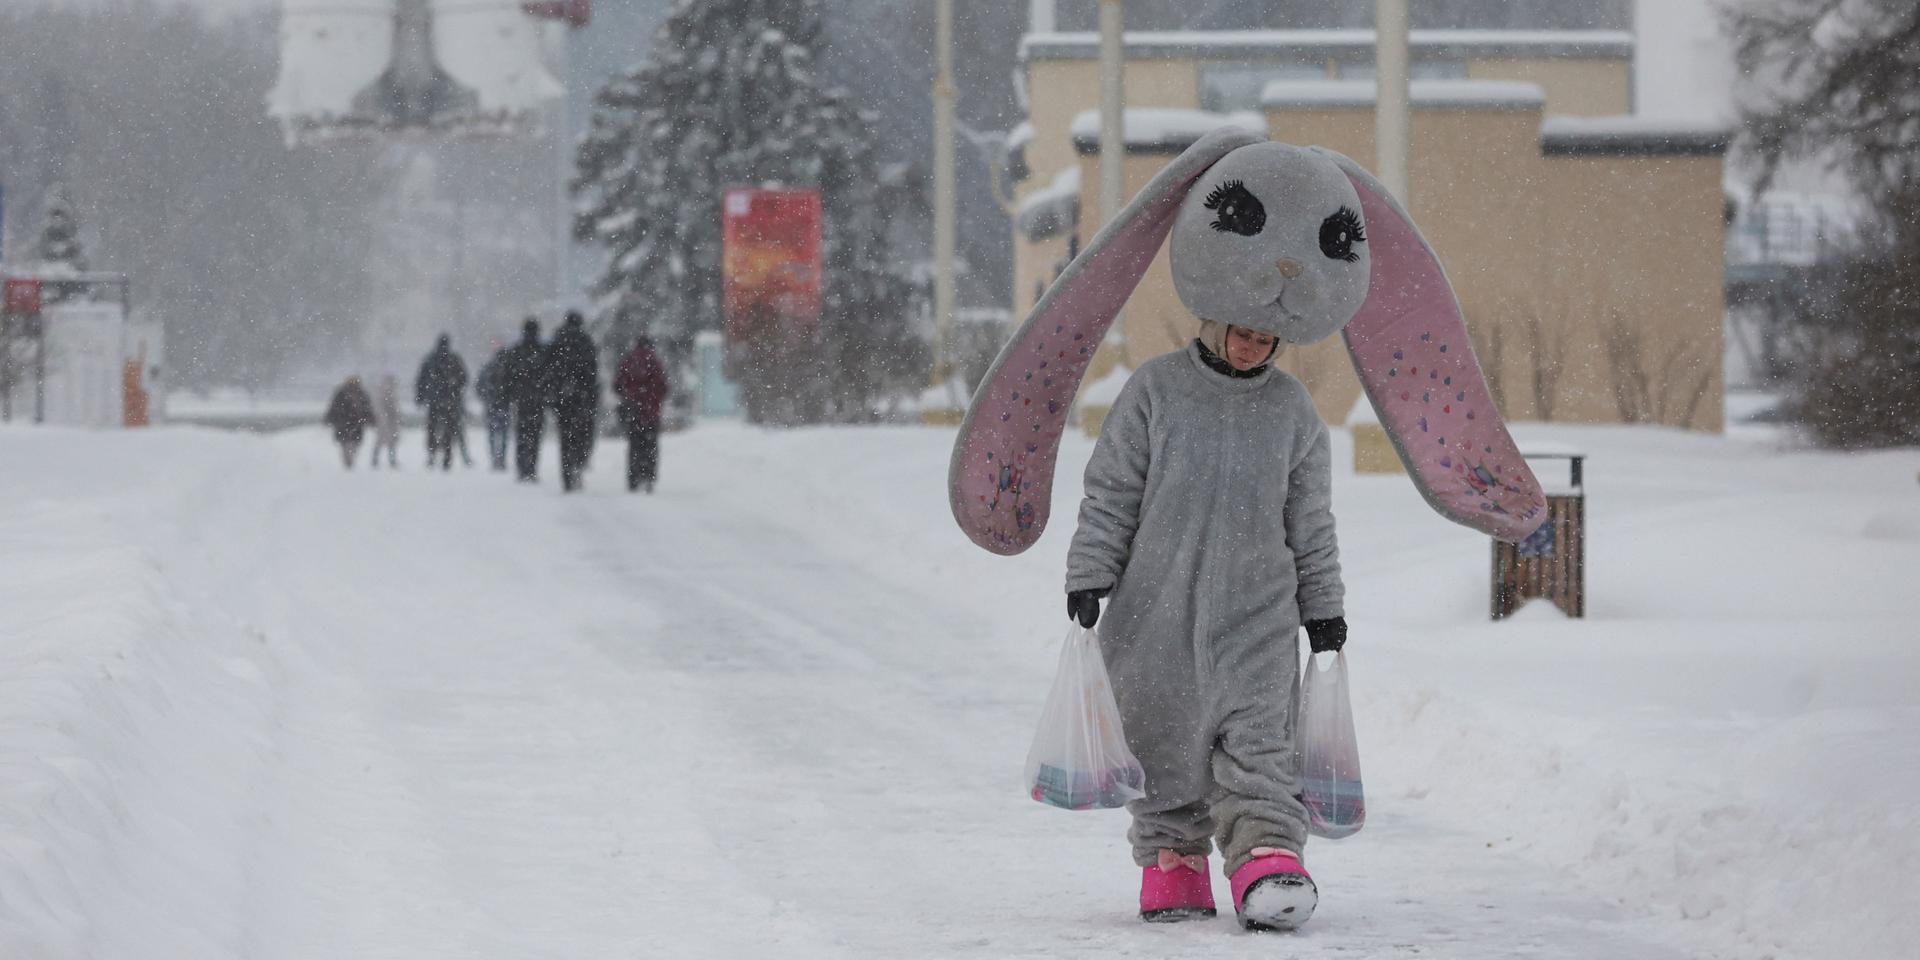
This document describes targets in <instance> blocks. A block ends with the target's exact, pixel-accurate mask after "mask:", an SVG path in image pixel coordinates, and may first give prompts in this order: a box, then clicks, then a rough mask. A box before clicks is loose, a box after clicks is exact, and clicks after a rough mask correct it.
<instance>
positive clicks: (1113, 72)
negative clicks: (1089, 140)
mask: <svg viewBox="0 0 1920 960" xmlns="http://www.w3.org/2000/svg"><path fill="white" fill-rule="evenodd" d="M1125 19H1126V14H1125V8H1124V7H1123V6H1122V5H1121V0H1100V220H1101V223H1102V224H1103V225H1104V224H1105V223H1108V222H1110V221H1112V220H1113V218H1114V217H1117V216H1119V215H1120V208H1121V206H1122V205H1124V204H1125V203H1126V195H1125V191H1126V188H1125V185H1124V182H1123V181H1122V179H1121V176H1122V171H1123V170H1124V167H1123V161H1125V160H1126V156H1127V145H1126V130H1125V123H1126V120H1125V118H1126V114H1125V113H1124V110H1123V107H1124V105H1125V103H1126V89H1125V69H1126V61H1125V57H1124V51H1123V50H1122V49H1121V37H1122V33H1123V30H1124V25H1125ZM1108 329H1109V330H1110V333H1109V334H1108V337H1107V339H1108V342H1109V343H1111V344H1112V346H1113V349H1114V351H1115V353H1116V355H1117V356H1118V358H1119V359H1120V361H1121V362H1122V363H1125V362H1126V319H1125V317H1124V315H1123V316H1120V317H1116V318H1114V321H1113V326H1112V327H1110V328H1108Z"/></svg>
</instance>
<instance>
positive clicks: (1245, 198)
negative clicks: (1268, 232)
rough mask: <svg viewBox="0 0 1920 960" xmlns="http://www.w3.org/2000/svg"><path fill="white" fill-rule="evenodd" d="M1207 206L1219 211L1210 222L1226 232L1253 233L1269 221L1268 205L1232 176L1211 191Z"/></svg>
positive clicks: (1249, 235)
mask: <svg viewBox="0 0 1920 960" xmlns="http://www.w3.org/2000/svg"><path fill="white" fill-rule="evenodd" d="M1204 206H1205V207H1206V208H1207V209H1208V210H1214V211H1218V213H1219V216H1217V217H1215V218H1214V221H1213V223H1212V224H1210V226H1212V227H1213V228H1214V229H1215V230H1218V231H1220V232H1222V233H1237V234H1239V235H1241V236H1243V237H1251V236H1253V235H1255V234H1257V233H1259V232H1260V231H1261V229H1262V228H1264V227H1265V226H1266V225H1267V208H1266V207H1265V206H1264V205H1262V204H1261V203H1260V198H1259V197H1256V196H1254V195H1253V191H1251V190H1248V189H1247V185H1246V184H1244V183H1241V182H1240V181H1238V180H1228V181H1227V182H1226V183H1223V184H1221V185H1219V186H1217V187H1214V188H1213V190H1211V191H1210V192H1208V193H1207V199H1206V203H1205V204H1204Z"/></svg>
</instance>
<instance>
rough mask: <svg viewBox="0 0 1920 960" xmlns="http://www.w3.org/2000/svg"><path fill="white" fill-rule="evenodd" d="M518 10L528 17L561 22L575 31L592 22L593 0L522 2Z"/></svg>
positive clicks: (525, 0)
mask: <svg viewBox="0 0 1920 960" xmlns="http://www.w3.org/2000/svg"><path fill="white" fill-rule="evenodd" d="M520 9H521V10H522V11H524V12H525V13H526V15H527V16H529V17H538V18H540V19H542V20H563V21H565V22H566V24H567V26H570V27H572V28H574V29H576V30H578V29H580V28H581V27H584V26H586V25H587V24H589V23H592V22H593V0H522V2H521V4H520Z"/></svg>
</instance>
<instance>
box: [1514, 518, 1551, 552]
mask: <svg viewBox="0 0 1920 960" xmlns="http://www.w3.org/2000/svg"><path fill="white" fill-rule="evenodd" d="M1553 539H1554V538H1553V521H1552V520H1548V521H1547V522H1546V523H1543V524H1541V525H1540V529H1538V530H1535V531H1534V532H1533V533H1532V534H1530V535H1528V537H1527V538H1526V539H1525V540H1522V541H1520V555H1521V556H1523V557H1551V556H1553V546H1554V544H1553Z"/></svg>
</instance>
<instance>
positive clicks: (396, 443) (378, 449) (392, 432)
mask: <svg viewBox="0 0 1920 960" xmlns="http://www.w3.org/2000/svg"><path fill="white" fill-rule="evenodd" d="M382 453H385V454H386V456H387V466H388V467H391V468H394V469H399V467H400V381H399V380H398V379H396V378H395V377H394V375H393V374H391V373H389V374H387V375H385V376H383V377H381V378H380V389H379V391H378V392H377V394H376V396H375V397H374V403H373V467H374V469H379V467H380V455H381V454H382Z"/></svg>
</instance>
